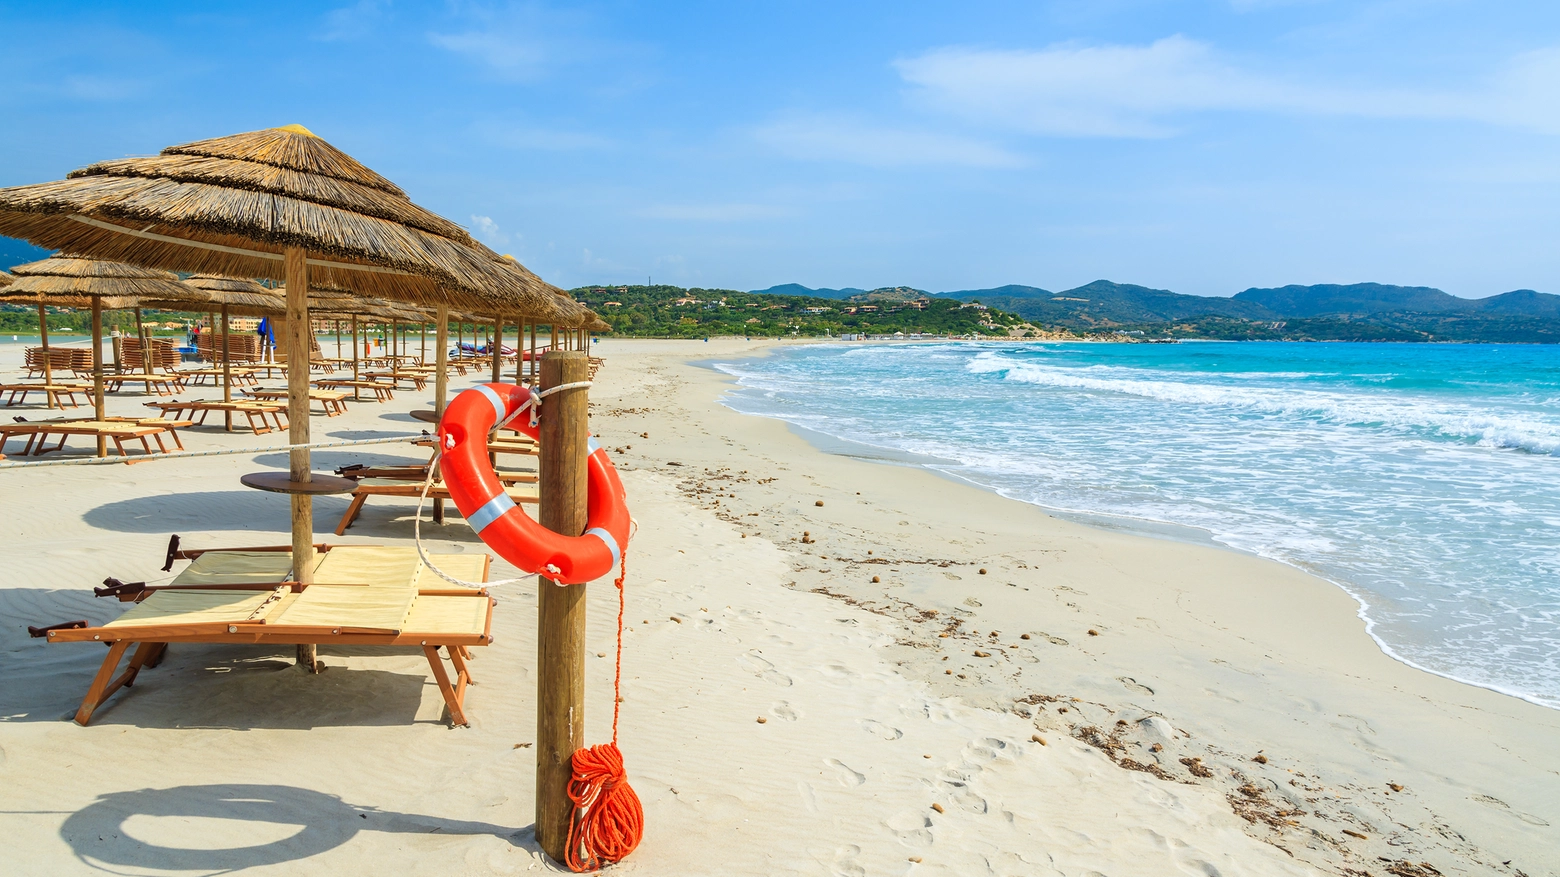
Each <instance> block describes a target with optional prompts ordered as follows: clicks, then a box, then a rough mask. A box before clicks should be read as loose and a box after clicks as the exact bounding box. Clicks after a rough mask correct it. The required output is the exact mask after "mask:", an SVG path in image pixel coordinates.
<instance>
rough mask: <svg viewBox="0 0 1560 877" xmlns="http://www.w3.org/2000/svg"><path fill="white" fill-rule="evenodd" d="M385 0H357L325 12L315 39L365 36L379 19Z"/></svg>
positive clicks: (327, 39) (328, 39) (385, 4)
mask: <svg viewBox="0 0 1560 877" xmlns="http://www.w3.org/2000/svg"><path fill="white" fill-rule="evenodd" d="M388 5H390V4H389V3H388V2H386V0H358V2H356V3H354V4H352V5H351V6H343V7H341V8H339V9H332V10H331V11H330V12H327V13H325V27H324V29H323V30H321V31H320V33H319V36H318V37H316V39H320V40H325V41H327V42H329V41H334V40H352V39H359V38H362V37H365V36H367V35H368V34H369V33H370V32H371V31H372V30H373V29H374V26H375V25H376V24H378V23H379V21H380V19H381V18H383V13H384V8H385V7H386V6H388Z"/></svg>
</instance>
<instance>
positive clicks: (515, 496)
mask: <svg viewBox="0 0 1560 877" xmlns="http://www.w3.org/2000/svg"><path fill="white" fill-rule="evenodd" d="M500 480H501V481H504V482H505V483H506V484H509V485H512V486H509V487H506V488H505V492H506V493H508V494H509V498H510V499H512V500H514V501H515V502H516V503H519V504H522V505H523V504H525V503H534V502H536V501H537V493H536V487H535V481H536V476H535V475H528V474H521V475H504V476H501V477H500ZM527 481H529V482H530V483H529V484H526V485H525V486H513V485H516V484H517V483H523V482H527ZM422 488H423V486H422V479H421V478H418V479H417V480H415V481H413V480H409V479H405V478H364V479H362V480H361V481H359V482H358V486H357V487H356V488H355V489H354V490H353V491H352V503H351V504H350V505H348V506H347V511H346V514H343V515H342V516H341V523H339V524H337V525H336V535H337V536H341V535H343V534H345V533H346V532H347V528H348V527H350V526H352V522H353V521H355V520H357V516H358V514H359V513H360V512H362V510H363V503H365V502H367V501H368V498H369V497H371V496H396V497H401V498H402V499H416V498H417V497H419V496H421V495H422ZM428 498H429V499H449V498H450V490H449V488H448V487H445V486H444V482H443V481H435V482H434V483H433V485H432V486H430V487H429V488H428Z"/></svg>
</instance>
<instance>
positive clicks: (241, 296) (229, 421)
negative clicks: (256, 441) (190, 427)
mask: <svg viewBox="0 0 1560 877" xmlns="http://www.w3.org/2000/svg"><path fill="white" fill-rule="evenodd" d="M184 285H185V286H186V287H188V289H187V290H186V292H187V294H188V295H189V296H190V300H189V301H185V302H178V301H144V302H142V304H143V305H145V306H146V307H153V308H165V309H168V310H181V311H195V310H201V311H205V312H206V313H207V314H209V315H210V316H211V357H212V363H211V364H212V366H213V367H215V366H216V364H217V350H218V349H219V348H218V338H217V326H218V325H219V323H218V319H217V318H218V315H220V316H221V323H220V325H221V326H222V334H221V347H220V349H221V351H222V401H224V402H231V401H233V356H232V345H233V342H232V334H231V332H230V331H229V323H228V318H229V317H231V316H234V315H237V316H241V317H274V316H279V315H282V314H285V313H286V312H287V299H285V298H283V297H282V296H279V295H277V294H276V293H274V292H272V291H271V290H269V289H266V288H265V287H264V286H261V285H260V284H258V283H256V282H254V281H253V280H245V279H243V278H238V277H220V276H217V275H215V274H195V275H192V276H190V277H188V278H186V279H185V280H184ZM223 423H224V425H225V426H226V427H227V429H229V430H231V429H232V428H233V412H231V411H228V412H224V413H223Z"/></svg>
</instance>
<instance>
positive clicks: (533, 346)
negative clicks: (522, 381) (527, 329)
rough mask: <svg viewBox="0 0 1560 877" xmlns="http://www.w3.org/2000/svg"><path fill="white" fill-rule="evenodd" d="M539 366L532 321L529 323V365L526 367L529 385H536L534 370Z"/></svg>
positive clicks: (534, 325) (534, 326)
mask: <svg viewBox="0 0 1560 877" xmlns="http://www.w3.org/2000/svg"><path fill="white" fill-rule="evenodd" d="M540 367H541V363H539V362H537V361H536V323H534V322H533V323H532V324H531V367H530V368H528V369H526V371H527V372H528V373H529V374H530V376H531V386H533V387H534V386H536V370H537V369H538V368H540Z"/></svg>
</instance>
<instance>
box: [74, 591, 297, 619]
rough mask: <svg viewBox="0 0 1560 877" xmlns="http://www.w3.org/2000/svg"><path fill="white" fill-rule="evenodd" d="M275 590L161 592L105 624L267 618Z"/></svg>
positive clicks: (275, 597)
mask: <svg viewBox="0 0 1560 877" xmlns="http://www.w3.org/2000/svg"><path fill="white" fill-rule="evenodd" d="M281 590H282V589H277V590H275V591H199V590H190V591H158V592H156V593H155V594H152V595H151V596H150V597H147V598H146V599H145V600H142V601H141V602H139V603H137V604H135V606H134V607H133V608H131V609H130V610H129V611H128V612H126V613H125V614H123V615H121V616H119V617H118V618H116V619H114V620H113V621H110V622H109V623H107V624H105V625H103V626H104V627H113V628H124V627H148V626H154V625H157V626H161V625H169V624H211V623H221V624H232V623H236V622H247V621H252V620H257V619H259V618H262V617H264V615H265V613H266V612H267V611H269V604H270V603H271V601H273V600H279V599H281V593H280V591H281Z"/></svg>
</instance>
